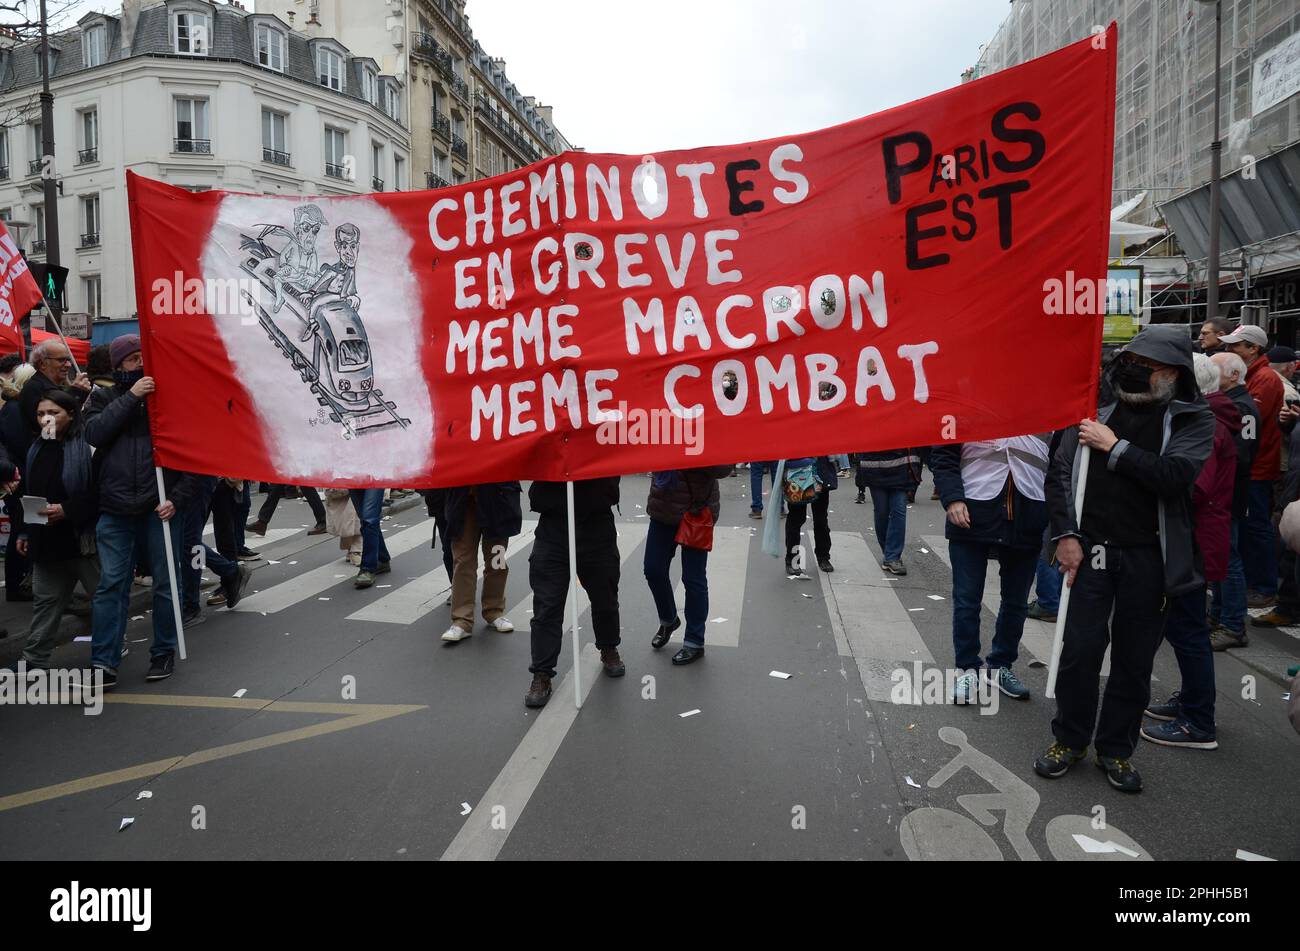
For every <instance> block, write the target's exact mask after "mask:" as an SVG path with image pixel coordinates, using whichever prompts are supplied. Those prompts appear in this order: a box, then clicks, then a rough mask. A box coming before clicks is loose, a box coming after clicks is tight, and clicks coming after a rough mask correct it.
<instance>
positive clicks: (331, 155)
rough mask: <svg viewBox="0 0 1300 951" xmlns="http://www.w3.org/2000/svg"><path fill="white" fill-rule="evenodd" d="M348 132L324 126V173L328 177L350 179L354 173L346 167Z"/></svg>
mask: <svg viewBox="0 0 1300 951" xmlns="http://www.w3.org/2000/svg"><path fill="white" fill-rule="evenodd" d="M347 153H348V134H347V133H346V132H344V131H343V130H342V129H331V128H329V127H328V126H327V127H326V128H325V174H326V175H328V176H329V177H330V178H342V179H346V180H348V181H351V180H352V178H353V177H354V173H353V172H352V170H351V169H350V168H349V167H348V162H347V158H346V156H347Z"/></svg>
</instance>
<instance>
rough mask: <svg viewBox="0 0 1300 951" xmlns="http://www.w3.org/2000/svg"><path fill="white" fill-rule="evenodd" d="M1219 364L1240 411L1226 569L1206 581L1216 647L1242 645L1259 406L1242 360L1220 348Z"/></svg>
mask: <svg viewBox="0 0 1300 951" xmlns="http://www.w3.org/2000/svg"><path fill="white" fill-rule="evenodd" d="M1210 360H1211V362H1213V363H1214V364H1215V365H1216V366H1218V368H1219V392H1221V393H1222V394H1223V395H1224V396H1226V397H1228V399H1230V400H1232V402H1233V403H1234V404H1235V405H1236V407H1237V409H1238V410H1240V411H1241V429H1240V430H1239V431H1238V432H1237V433H1236V443H1237V473H1236V476H1235V478H1234V480H1233V488H1232V528H1231V535H1230V547H1229V549H1228V573H1227V575H1226V576H1225V577H1224V579H1223V580H1222V581H1216V582H1215V583H1213V584H1212V585H1210V595H1211V596H1210V645H1211V646H1212V647H1213V648H1214V649H1215V650H1216V651H1222V650H1227V649H1228V648H1229V647H1245V646H1246V643H1247V638H1246V567H1245V565H1244V564H1243V563H1242V560H1241V549H1240V540H1241V533H1242V530H1243V529H1242V523H1243V522H1244V521H1245V519H1246V508H1247V506H1248V504H1249V500H1250V469H1251V466H1252V465H1253V464H1254V461H1255V451H1256V449H1257V448H1258V447H1259V409H1258V408H1257V407H1256V406H1255V400H1254V399H1253V398H1252V397H1251V395H1250V391H1249V390H1247V389H1246V361H1245V360H1243V359H1241V357H1239V356H1237V354H1235V353H1231V352H1229V351H1226V350H1225V351H1221V352H1219V353H1216V354H1214V355H1213V356H1211V357H1210Z"/></svg>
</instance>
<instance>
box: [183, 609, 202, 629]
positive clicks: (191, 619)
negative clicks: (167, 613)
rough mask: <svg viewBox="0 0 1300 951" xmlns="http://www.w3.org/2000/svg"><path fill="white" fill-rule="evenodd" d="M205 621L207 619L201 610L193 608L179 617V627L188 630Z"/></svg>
mask: <svg viewBox="0 0 1300 951" xmlns="http://www.w3.org/2000/svg"><path fill="white" fill-rule="evenodd" d="M207 619H208V617H207V615H206V614H204V613H203V609H202V608H195V609H194V610H193V611H187V612H186V613H185V614H183V615H181V627H183V628H185V629H186V630H189V629H190V628H192V627H195V626H197V625H199V624H202V623H203V622H204V621H206V620H207Z"/></svg>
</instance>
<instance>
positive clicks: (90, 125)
mask: <svg viewBox="0 0 1300 951" xmlns="http://www.w3.org/2000/svg"><path fill="white" fill-rule="evenodd" d="M78 117H79V119H80V122H79V125H80V126H81V130H80V131H81V149H80V150H79V151H78V152H77V164H78V165H85V164H87V163H89V162H98V161H99V112H98V110H96V109H87V110H86V111H85V112H81V113H78Z"/></svg>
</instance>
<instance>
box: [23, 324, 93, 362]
mask: <svg viewBox="0 0 1300 951" xmlns="http://www.w3.org/2000/svg"><path fill="white" fill-rule="evenodd" d="M58 339H59V335H58V334H52V333H47V332H46V331H44V330H41V329H39V328H37V327H33V328H32V346H33V347H34V346H36V345H37V344H38V343H40V342H41V341H43V340H58ZM63 339H64V340H65V341H67V344H68V350H70V351H71V352H72V358H73V359H74V360H76V361H77V364H78V365H79V366H80V367H81V369H82V370H84V369H86V364H87V363H88V362H89V361H90V341H89V340H78V339H76V338H75V337H64V338H63Z"/></svg>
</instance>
